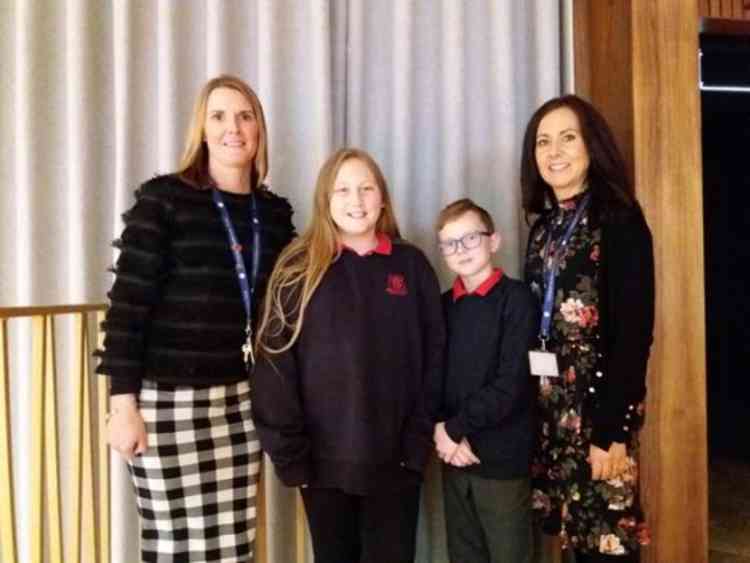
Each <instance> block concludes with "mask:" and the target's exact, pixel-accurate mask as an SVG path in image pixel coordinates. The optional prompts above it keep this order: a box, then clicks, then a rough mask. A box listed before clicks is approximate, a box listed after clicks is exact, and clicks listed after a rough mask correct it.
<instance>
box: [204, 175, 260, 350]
mask: <svg viewBox="0 0 750 563" xmlns="http://www.w3.org/2000/svg"><path fill="white" fill-rule="evenodd" d="M211 195H212V196H213V199H214V203H215V204H216V208H217V209H218V210H219V215H221V222H222V223H223V224H224V229H225V230H226V232H227V237H228V238H229V245H230V248H231V250H232V255H233V256H234V265H235V270H236V271H237V280H238V281H239V283H240V290H241V293H242V303H243V304H244V306H245V314H246V316H247V324H246V326H245V334H246V336H247V344H251V342H252V319H253V295H254V293H255V283H256V281H257V279H258V270H259V269H260V219H259V217H258V208H257V205H256V202H255V195H254V194H253V193H252V192H251V193H250V230H251V232H252V240H253V243H252V244H253V247H252V264H251V266H250V276H249V279H248V275H247V269H246V268H245V260H244V258H243V257H242V245H241V244H240V241H239V239H238V238H237V233H236V232H235V230H234V225H232V219H231V218H230V217H229V212H228V211H227V208H226V205H225V204H224V198H223V197H222V195H221V192H220V191H219V190H217V189H216V188H214V189H212V190H211ZM243 351H244V347H243ZM250 353H251V355H252V351H251V352H250ZM245 363H247V354H246V355H245Z"/></svg>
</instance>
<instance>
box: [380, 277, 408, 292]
mask: <svg viewBox="0 0 750 563" xmlns="http://www.w3.org/2000/svg"><path fill="white" fill-rule="evenodd" d="M385 290H386V291H387V292H388V293H390V294H391V295H406V294H407V288H406V280H405V279H404V276H403V275H402V274H388V286H387V287H386V288H385Z"/></svg>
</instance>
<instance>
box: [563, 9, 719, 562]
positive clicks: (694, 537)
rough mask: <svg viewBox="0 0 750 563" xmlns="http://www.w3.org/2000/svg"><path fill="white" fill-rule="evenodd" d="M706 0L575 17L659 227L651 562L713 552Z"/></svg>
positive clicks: (593, 74)
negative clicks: (702, 67)
mask: <svg viewBox="0 0 750 563" xmlns="http://www.w3.org/2000/svg"><path fill="white" fill-rule="evenodd" d="M701 1H702V0H701ZM698 2H699V0H659V1H658V2H655V1H654V0H575V3H574V6H575V18H574V22H576V23H578V22H580V21H581V20H583V26H582V27H580V28H579V29H576V30H575V33H574V36H575V38H576V63H577V64H578V63H580V64H581V65H582V66H580V67H577V68H576V91H577V92H578V93H579V94H581V95H583V96H585V97H588V98H589V99H590V100H591V101H592V102H593V103H594V104H595V105H596V106H597V107H598V108H599V109H600V110H601V111H602V112H603V113H604V115H605V116H606V117H607V119H608V121H610V122H611V123H612V124H613V127H614V129H615V134H616V135H617V137H618V141H619V142H620V143H621V144H622V146H623V147H624V152H625V154H626V155H627V156H628V158H630V159H632V160H631V167H632V170H633V174H634V179H635V185H636V192H637V195H638V198H639V200H640V201H641V203H642V205H643V207H644V210H645V212H646V216H647V219H648V222H649V225H650V226H651V229H652V231H653V234H654V245H655V248H654V250H655V259H656V284H657V286H656V287H657V302H656V306H657V311H656V314H657V317H656V331H655V343H654V347H653V349H652V355H651V360H650V364H649V376H648V388H649V395H648V405H647V409H648V410H647V415H646V425H645V427H644V430H643V432H642V434H641V439H642V445H643V447H642V451H641V459H642V462H643V474H642V479H641V482H642V486H643V499H644V505H645V508H646V515H647V519H648V522H649V524H650V526H651V530H652V545H651V546H650V547H648V548H646V549H645V550H644V561H646V562H647V563H665V562H677V561H679V562H680V563H704V562H706V561H707V560H708V483H707V447H706V446H707V444H706V396H705V377H706V375H705V336H704V288H703V221H702V184H701V177H702V176H701V174H702V172H701V149H700V105H699V92H698V76H697V68H698V31H699V7H698ZM618 26H622V28H623V29H625V30H627V31H625V32H623V31H622V30H617V29H616V28H617V27H618ZM623 52H625V53H627V55H626V54H623ZM615 62H616V64H615ZM579 76H581V78H582V80H580V81H579V80H578V79H579Z"/></svg>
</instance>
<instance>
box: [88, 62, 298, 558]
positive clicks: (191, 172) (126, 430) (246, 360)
mask: <svg viewBox="0 0 750 563" xmlns="http://www.w3.org/2000/svg"><path fill="white" fill-rule="evenodd" d="M267 173H268V148H267V133H266V126H265V120H264V117H263V110H262V108H261V105H260V102H259V100H258V98H257V96H256V94H255V92H253V90H252V89H251V88H250V87H249V86H248V85H247V84H245V83H244V82H243V81H241V80H240V79H239V78H236V77H233V76H228V75H223V76H219V77H217V78H214V79H213V80H210V81H209V82H208V83H207V84H206V85H205V86H204V87H203V89H202V91H201V93H200V95H199V97H198V100H197V102H196V105H195V110H194V112H193V116H192V123H191V126H190V131H189V133H188V137H187V142H186V149H185V154H184V156H183V159H182V163H181V165H180V168H179V170H178V171H177V172H176V173H174V174H169V175H165V176H159V177H156V178H154V179H152V180H149V181H148V182H146V183H144V184H143V185H142V186H141V188H140V189H139V190H138V191H137V192H136V202H135V205H134V206H133V207H132V208H131V209H130V211H128V212H127V213H126V214H125V230H124V231H123V233H122V237H121V239H119V240H118V241H116V245H117V246H118V247H119V248H120V250H121V253H120V257H119V259H118V261H117V267H116V268H115V274H116V278H115V282H114V285H113V287H112V291H111V292H110V294H109V296H110V299H111V306H110V308H109V311H108V313H107V318H106V321H105V323H104V329H105V331H106V337H105V341H104V350H103V351H101V352H100V353H99V355H100V356H101V363H100V365H99V367H98V369H97V371H98V372H99V373H102V374H108V375H109V376H110V377H111V395H112V397H111V412H110V418H109V421H108V431H109V442H110V444H111V446H112V447H113V448H114V449H115V450H117V451H118V452H119V453H120V455H122V457H123V458H124V459H126V460H127V462H128V467H129V469H130V473H131V475H132V479H133V485H134V487H135V490H136V495H137V503H138V511H139V514H140V517H141V551H142V559H143V560H144V561H223V562H230V561H232V562H249V561H252V560H253V551H254V549H253V545H254V537H255V493H256V485H257V481H258V474H259V467H260V459H261V452H260V445H259V443H258V440H257V437H256V432H255V428H254V425H253V422H252V418H251V405H250V396H249V381H248V378H249V375H248V374H249V368H250V367H251V366H250V364H251V363H252V353H251V352H252V351H251V349H250V348H249V347H248V343H249V342H250V340H251V338H252V329H253V327H254V325H255V322H256V317H257V315H256V312H257V303H258V301H259V300H260V299H261V298H262V296H263V293H264V291H265V285H266V281H267V278H268V275H269V274H270V272H271V270H272V268H273V265H274V262H275V260H276V258H277V256H278V254H279V253H280V252H281V250H282V249H283V248H284V246H286V244H287V243H288V242H289V241H290V240H291V238H292V237H293V234H294V229H293V226H292V223H291V215H292V210H291V208H290V206H289V204H288V203H287V201H286V200H285V199H283V198H280V197H278V196H276V195H274V194H273V193H271V192H270V191H269V190H268V188H267V186H266V184H265V183H264V182H265V180H266V176H267Z"/></svg>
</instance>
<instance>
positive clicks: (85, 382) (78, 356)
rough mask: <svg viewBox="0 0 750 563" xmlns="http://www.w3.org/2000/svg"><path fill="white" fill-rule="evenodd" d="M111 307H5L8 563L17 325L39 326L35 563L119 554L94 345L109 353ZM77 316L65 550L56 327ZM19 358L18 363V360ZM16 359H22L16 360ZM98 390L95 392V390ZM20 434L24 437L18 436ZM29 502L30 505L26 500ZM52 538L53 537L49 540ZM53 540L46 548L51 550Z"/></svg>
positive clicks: (0, 320)
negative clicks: (105, 341) (105, 325)
mask: <svg viewBox="0 0 750 563" xmlns="http://www.w3.org/2000/svg"><path fill="white" fill-rule="evenodd" d="M105 309H106V305H69V306H67V305H66V306H57V307H12V308H7V307H6V308H3V307H0V561H2V562H3V563H19V558H18V541H19V538H18V533H17V526H16V514H15V511H16V507H17V498H16V493H15V487H14V479H13V464H14V449H13V447H12V439H13V436H14V435H16V436H20V435H23V434H22V433H21V432H18V431H16V432H15V433H14V432H13V430H14V429H13V428H11V425H12V423H11V413H10V390H11V368H12V366H11V365H10V364H9V352H8V336H9V334H8V330H9V324H13V323H12V321H14V320H20V319H27V320H30V321H31V327H32V330H31V378H32V383H31V385H32V395H31V396H32V404H31V413H30V421H29V422H30V423H29V424H28V426H27V425H26V424H25V422H26V421H25V420H24V421H23V422H24V427H25V428H24V429H23V430H25V429H26V428H30V429H31V444H32V445H31V463H30V469H31V475H30V478H31V499H30V503H31V505H30V509H31V510H30V516H31V521H30V526H29V531H30V540H29V541H30V542H31V544H30V551H29V553H30V554H31V562H30V563H44V560H45V551H46V553H47V555H48V557H49V560H50V561H53V562H55V563H63V562H65V561H67V562H69V563H78V562H80V561H89V562H96V563H109V562H110V561H111V558H110V548H111V533H112V532H111V512H110V509H111V488H110V465H109V459H110V458H109V449H108V446H107V444H106V433H105V415H106V413H107V410H108V405H109V393H108V389H107V380H106V378H104V377H96V378H94V377H91V369H90V359H91V352H92V350H91V346H90V342H91V340H93V339H94V338H95V339H96V342H97V343H98V345H101V339H102V337H103V335H102V333H101V332H100V330H99V325H100V322H101V321H102V320H103V317H104V311H105ZM69 315H72V316H73V319H74V323H73V334H72V337H73V346H74V354H73V365H72V371H71V372H70V373H72V375H73V377H72V379H71V380H70V381H68V380H66V381H65V384H66V385H68V384H69V385H72V386H73V402H74V404H73V407H72V410H71V411H67V410H66V413H67V412H69V413H72V415H70V414H69V416H72V422H73V425H72V437H71V440H72V444H66V446H67V447H69V448H70V451H71V452H72V456H73V457H72V460H73V463H72V467H73V469H72V478H71V480H70V482H69V486H70V490H66V491H65V492H67V493H69V495H70V496H69V497H68V498H69V499H70V502H71V503H72V507H71V509H70V510H69V511H68V510H66V511H65V512H64V513H65V515H66V517H69V518H72V522H68V528H67V529H68V533H67V534H65V542H63V518H62V515H63V511H62V509H61V499H62V493H63V491H62V490H61V485H60V458H61V450H60V448H61V443H60V440H59V428H58V420H59V418H58V400H59V399H58V396H59V395H58V377H57V364H56V357H55V339H56V336H55V334H56V331H55V324H56V320H57V318H58V317H60V316H69ZM14 356H15V355H14ZM14 359H16V358H15V357H14ZM93 386H95V389H93V388H92V387H93ZM16 430H18V429H16ZM265 466H266V464H265V463H264V464H263V471H262V472H261V481H260V484H259V486H258V498H257V504H256V506H257V534H256V537H257V541H256V550H257V557H256V561H257V562H258V563H268V529H267V524H266V523H267V518H266V512H267V507H266V502H265V494H264V493H265V476H264V474H265ZM24 501H26V499H24ZM295 512H296V518H295V520H296V521H295V524H294V528H295V538H294V541H295V548H296V549H295V551H296V561H297V563H304V561H305V530H306V524H305V521H304V513H303V508H302V506H301V502H300V500H299V497H298V498H297V504H296V510H295ZM45 530H46V532H47V534H46V536H45V533H44V532H45ZM45 540H46V546H45Z"/></svg>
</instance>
